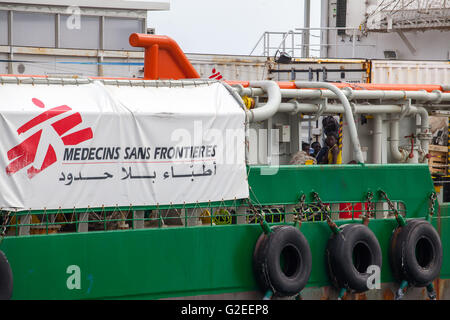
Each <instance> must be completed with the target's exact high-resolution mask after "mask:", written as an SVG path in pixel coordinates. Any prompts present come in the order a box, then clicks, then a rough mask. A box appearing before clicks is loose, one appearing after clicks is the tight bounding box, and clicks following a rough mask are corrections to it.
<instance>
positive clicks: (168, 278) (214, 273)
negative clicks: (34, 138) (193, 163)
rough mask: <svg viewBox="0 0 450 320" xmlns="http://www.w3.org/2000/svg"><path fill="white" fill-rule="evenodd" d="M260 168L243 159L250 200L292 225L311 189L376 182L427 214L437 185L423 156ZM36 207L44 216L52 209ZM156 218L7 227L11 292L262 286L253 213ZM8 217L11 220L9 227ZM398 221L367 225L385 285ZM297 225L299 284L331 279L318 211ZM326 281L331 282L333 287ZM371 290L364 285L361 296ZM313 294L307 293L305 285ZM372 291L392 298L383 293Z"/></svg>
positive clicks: (347, 191) (445, 219)
mask: <svg viewBox="0 0 450 320" xmlns="http://www.w3.org/2000/svg"><path fill="white" fill-rule="evenodd" d="M263 168H264V169H267V167H258V166H250V167H249V168H248V171H249V177H248V180H249V185H250V195H251V196H250V202H251V203H252V204H253V205H254V206H255V207H256V208H262V207H264V206H266V207H267V206H272V207H277V206H278V207H280V206H284V208H285V210H284V211H282V212H281V213H280V214H279V215H278V217H281V218H279V220H278V221H268V222H269V225H270V226H273V225H276V224H291V225H294V222H292V219H290V218H289V215H291V216H292V212H291V211H290V210H289V209H288V208H290V207H292V206H295V205H296V204H298V202H299V198H300V196H301V195H302V194H304V195H305V196H306V202H307V203H313V202H314V200H313V199H312V198H311V193H312V192H317V194H319V196H320V197H321V199H322V201H323V202H326V203H345V202H364V201H365V196H366V194H367V192H369V191H370V192H373V193H374V195H375V196H374V199H373V201H374V202H378V203H381V202H382V201H383V199H381V198H380V197H379V196H378V192H379V191H380V190H382V191H384V192H386V194H387V195H388V196H389V198H390V199H391V200H392V201H394V202H398V203H402V206H403V208H404V216H405V218H406V219H407V220H408V219H413V218H418V219H425V217H426V216H427V214H428V213H429V212H430V205H429V204H430V200H429V199H430V194H432V193H433V191H434V187H433V182H432V179H431V176H430V173H429V169H428V166H426V165H409V164H404V165H401V164H395V165H394V164H393V165H362V164H361V165H341V166H281V167H279V168H277V169H276V168H273V169H274V170H275V171H274V173H275V174H271V175H262V174H261V169H263ZM245 205H246V201H244V200H235V201H231V202H227V203H214V204H212V203H209V204H195V205H190V206H186V205H185V206H184V207H185V208H184V209H187V208H189V207H190V208H193V209H195V208H197V207H198V208H203V207H205V208H209V210H211V211H212V210H213V209H214V208H225V207H226V208H228V209H229V208H231V207H233V206H234V207H235V208H236V210H235V211H233V212H234V213H235V214H236V215H238V214H237V213H238V212H240V211H239V208H240V207H243V206H245ZM174 208H176V206H174ZM178 208H181V207H180V206H179V207H178ZM448 208H449V206H448V205H447V204H441V205H438V203H437V202H436V203H434V213H435V214H434V215H433V217H432V218H431V222H432V225H433V226H434V227H435V228H436V229H437V230H438V232H439V235H440V237H441V241H442V246H443V262H442V268H441V273H440V278H439V279H437V280H436V281H435V287H436V289H437V291H438V295H439V297H444V296H445V292H443V290H440V287H442V286H439V283H437V282H439V281H443V282H445V281H446V280H445V279H449V278H450V260H449V259H450V258H449V257H450V256H449V248H448V243H450V239H449V235H450V216H449V209H448ZM122 209H125V208H122ZM133 209H145V210H160V209H164V208H155V207H146V208H133ZM166 209H167V208H166ZM91 210H93V211H95V209H91ZM23 214H26V213H23ZM33 214H39V215H41V216H44V217H46V216H47V215H51V214H55V212H53V211H48V212H33ZM15 215H16V217H17V219H15V221H16V228H15V230H16V233H17V230H18V228H19V225H18V223H19V222H20V221H21V220H20V219H19V216H20V213H15ZM247 218H248V217H247ZM41 220H42V219H41ZM161 220H162V218H161V217H159V218H158V219H157V222H159V224H156V226H155V227H151V228H150V227H149V228H142V229H137V228H134V229H128V230H103V231H89V232H72V233H54V234H43V235H8V236H6V237H5V238H4V239H3V241H2V243H1V245H0V250H2V251H3V252H4V253H5V255H6V257H7V258H8V261H9V263H10V266H11V269H12V272H13V279H14V289H13V296H12V298H13V299H161V298H180V297H195V296H202V297H213V298H218V297H225V298H230V297H231V298H233V297H250V298H260V297H262V295H263V293H261V292H259V288H258V286H257V284H256V281H255V277H254V274H253V268H252V256H253V251H254V247H255V243H256V240H257V238H258V237H259V236H260V234H261V233H262V232H263V230H262V228H261V225H260V224H259V223H242V224H240V223H239V218H238V219H235V220H233V221H232V222H231V223H230V224H226V225H213V223H212V221H213V219H210V224H209V225H208V224H206V225H201V226H188V224H185V225H184V226H171V227H163V224H162V223H161V222H162V221H161ZM18 221H19V222H18ZM44 221H45V219H44ZM335 222H336V224H337V225H338V226H339V225H342V224H346V223H362V220H361V219H356V218H352V219H341V220H339V219H336V220H335ZM77 223H79V222H77ZM40 224H41V225H43V226H44V228H45V226H46V227H47V231H48V230H49V226H51V224H49V223H48V220H47V224H45V222H40ZM12 226H13V225H12V224H11V226H10V227H12ZM133 226H134V225H132V227H133ZM396 226H397V220H396V219H395V218H393V217H389V216H388V217H385V218H380V217H377V218H374V219H371V220H370V222H369V228H370V229H371V230H372V231H373V232H374V234H375V235H376V237H377V239H378V241H379V243H380V246H381V249H382V258H383V264H382V269H381V282H382V283H383V288H384V287H385V286H386V284H389V285H390V286H393V287H395V286H397V287H398V284H396V283H395V279H394V278H393V275H392V272H391V268H390V265H389V256H388V249H389V246H390V238H391V235H392V232H393V230H394V229H395V228H396ZM300 230H301V232H302V233H303V234H304V235H305V237H306V238H307V240H308V242H309V245H310V248H311V253H312V272H311V275H310V278H309V281H308V284H307V287H306V288H305V289H304V292H305V293H307V292H314V290H316V291H317V289H320V288H328V287H329V286H330V281H329V277H328V274H327V267H326V260H325V249H326V246H327V241H328V239H329V237H330V235H331V233H332V231H331V229H330V227H329V226H328V224H327V223H326V222H325V221H304V222H302V223H301V225H300ZM436 284H437V286H436ZM330 290H334V291H333V292H335V291H336V289H334V288H331V289H330ZM373 291H377V290H376V289H375V290H373ZM321 292H322V291H321ZM379 292H381V291H379ZM249 293H254V294H249ZM239 294H241V295H239ZM246 294H247V295H246ZM370 294H371V293H370V292H368V293H367V296H370ZM321 295H323V294H316V297H319V296H321ZM334 295H336V294H335V293H334ZM311 296H314V294H313V293H311ZM326 296H333V294H326ZM374 296H376V297H377V298H380V297H381V298H389V297H386V296H384V297H383V295H382V294H374ZM439 297H438V298H439ZM306 298H307V297H306Z"/></svg>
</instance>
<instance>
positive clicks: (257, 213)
mask: <svg viewBox="0 0 450 320" xmlns="http://www.w3.org/2000/svg"><path fill="white" fill-rule="evenodd" d="M393 203H394V206H395V208H396V210H397V211H398V213H399V214H400V215H402V216H403V217H406V206H405V204H404V202H403V201H393ZM372 204H373V207H372V208H373V209H370V207H369V206H368V205H367V203H364V202H361V201H359V202H358V201H353V202H352V201H341V202H332V203H325V206H326V207H327V208H324V207H322V208H321V207H320V206H319V205H318V204H317V203H304V205H303V208H302V207H301V206H300V205H299V204H298V205H292V204H288V205H286V204H285V205H283V204H282V205H279V204H274V205H258V206H255V205H249V204H248V203H245V202H243V201H239V202H235V203H233V204H231V205H229V204H227V205H223V204H208V205H204V206H202V205H198V206H190V207H188V206H184V205H181V206H180V205H178V206H171V205H170V206H161V207H150V208H147V209H146V208H138V209H139V210H137V209H136V208H133V207H130V208H123V207H116V208H87V209H73V210H67V209H66V210H61V209H59V210H39V211H32V210H28V211H23V210H22V211H7V210H1V211H0V214H1V215H0V225H1V226H3V227H5V236H25V235H48V234H56V233H75V232H95V231H115V230H135V229H155V228H173V227H179V228H185V227H199V226H203V227H207V226H210V227H214V226H227V225H236V224H256V223H261V219H264V220H265V221H266V222H267V223H269V224H289V223H291V224H292V223H294V221H299V222H301V223H304V222H306V223H315V222H322V221H325V220H326V217H327V215H329V216H330V217H331V218H332V219H333V220H343V219H345V220H361V219H362V218H363V217H365V216H368V217H369V218H370V219H390V218H394V216H395V212H394V210H393V209H391V208H389V206H388V205H387V203H386V202H384V201H379V202H373V203H372ZM344 217H345V218H344ZM5 220H6V222H5Z"/></svg>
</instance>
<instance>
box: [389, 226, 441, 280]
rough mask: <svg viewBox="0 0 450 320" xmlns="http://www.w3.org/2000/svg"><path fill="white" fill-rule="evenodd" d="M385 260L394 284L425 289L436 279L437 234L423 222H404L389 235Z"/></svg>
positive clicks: (438, 245) (439, 256) (439, 267)
mask: <svg viewBox="0 0 450 320" xmlns="http://www.w3.org/2000/svg"><path fill="white" fill-rule="evenodd" d="M389 258H390V264H391V269H392V273H393V275H394V277H395V279H396V280H397V281H399V282H401V281H403V280H406V281H408V284H410V285H412V286H415V287H426V286H428V285H429V284H430V283H431V282H433V280H434V279H436V278H437V277H438V276H439V272H440V270H441V266H442V243H441V239H440V237H439V234H438V233H437V231H436V229H435V228H433V226H432V225H431V224H430V223H429V222H428V221H426V220H421V219H412V220H408V223H407V224H406V225H405V226H403V227H401V226H399V227H397V228H396V229H395V230H394V232H393V233H392V237H391V244H390V250H389Z"/></svg>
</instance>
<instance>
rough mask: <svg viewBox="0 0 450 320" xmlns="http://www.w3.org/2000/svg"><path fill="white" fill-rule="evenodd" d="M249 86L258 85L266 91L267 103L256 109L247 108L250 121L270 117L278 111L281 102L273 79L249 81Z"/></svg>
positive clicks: (278, 88)
mask: <svg viewBox="0 0 450 320" xmlns="http://www.w3.org/2000/svg"><path fill="white" fill-rule="evenodd" d="M250 87H259V88H261V89H263V90H264V91H265V92H266V93H267V97H268V98H267V103H266V104H265V105H264V106H262V107H260V108H256V109H252V110H248V111H247V113H248V120H249V121H250V122H255V121H263V120H267V119H269V118H271V117H272V116H274V115H275V114H276V113H277V112H278V108H279V106H280V103H281V93H280V87H279V86H278V84H277V83H276V82H275V81H251V82H250Z"/></svg>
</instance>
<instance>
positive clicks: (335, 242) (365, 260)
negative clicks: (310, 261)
mask: <svg viewBox="0 0 450 320" xmlns="http://www.w3.org/2000/svg"><path fill="white" fill-rule="evenodd" d="M339 231H340V232H338V233H332V235H331V237H330V239H329V240H328V245H327V249H326V259H327V266H328V274H329V277H330V280H331V282H332V283H333V285H334V286H335V287H336V288H338V289H346V290H347V291H349V292H355V293H361V292H364V291H367V290H368V289H369V288H368V278H369V276H370V275H371V273H368V268H369V267H370V266H378V267H379V268H380V270H381V264H382V254H381V247H380V244H379V243H378V240H377V238H376V236H375V234H374V233H373V232H372V230H370V229H369V228H368V227H367V226H365V225H363V224H346V225H342V226H340V227H339Z"/></svg>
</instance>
